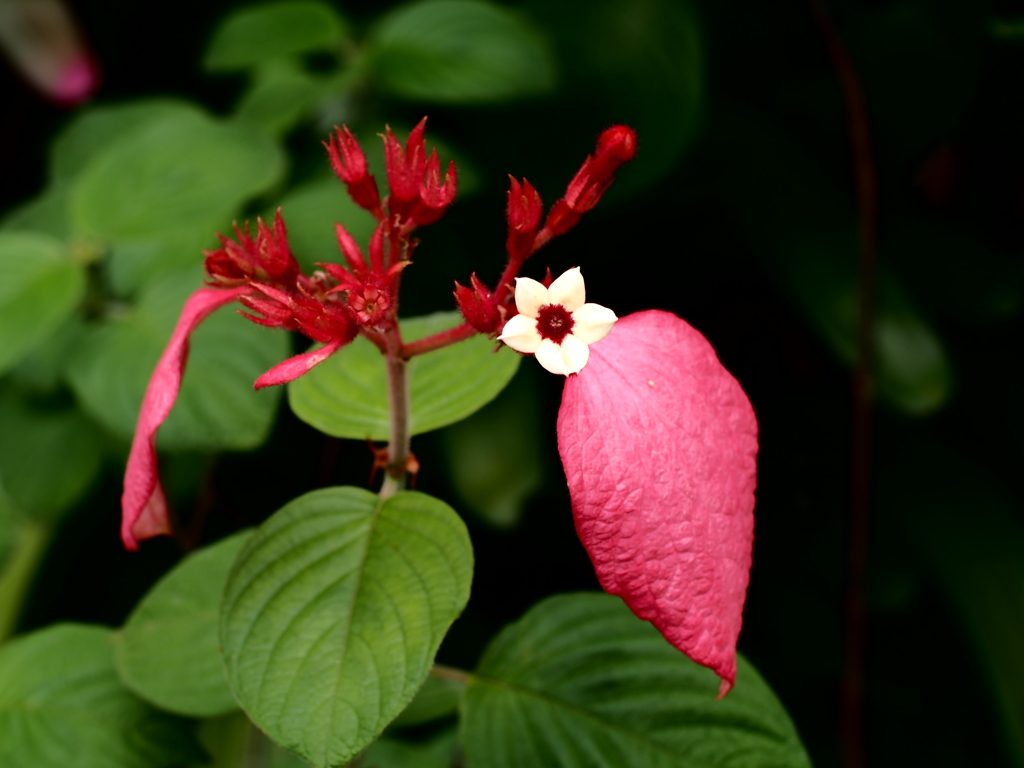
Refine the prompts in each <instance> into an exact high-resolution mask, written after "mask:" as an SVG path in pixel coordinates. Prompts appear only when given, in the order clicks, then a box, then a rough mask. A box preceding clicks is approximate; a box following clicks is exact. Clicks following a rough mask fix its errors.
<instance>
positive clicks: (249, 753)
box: [194, 710, 309, 768]
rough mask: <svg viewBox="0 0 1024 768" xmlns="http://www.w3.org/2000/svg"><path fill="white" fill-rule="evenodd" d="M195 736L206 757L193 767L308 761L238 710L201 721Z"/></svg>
mask: <svg viewBox="0 0 1024 768" xmlns="http://www.w3.org/2000/svg"><path fill="white" fill-rule="evenodd" d="M198 735H199V741H200V743H202V745H203V749H205V750H206V753H207V754H208V755H209V760H207V761H204V762H203V763H202V765H201V766H199V765H197V766H195V767H194V768H252V767H253V766H261V768H309V763H307V762H306V761H305V760H303V759H302V758H301V757H299V756H298V755H296V754H295V753H294V752H289V751H288V750H286V749H284V747H281V746H278V745H277V744H275V743H274V742H273V741H271V740H270V739H268V738H267V737H266V735H265V734H264V733H262V732H261V731H260V730H259V729H258V728H257V727H256V726H255V725H253V724H252V722H251V721H250V720H249V718H248V717H246V716H245V713H244V712H240V711H238V710H235V711H234V712H231V713H229V714H227V715H221V716H220V717H214V718H209V719H207V720H204V721H202V722H201V723H200V724H199V729H198Z"/></svg>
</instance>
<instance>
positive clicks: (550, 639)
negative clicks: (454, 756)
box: [461, 593, 810, 768]
mask: <svg viewBox="0 0 1024 768" xmlns="http://www.w3.org/2000/svg"><path fill="white" fill-rule="evenodd" d="M718 685H719V680H718V678H717V677H716V676H715V674H714V673H713V672H711V671H710V670H708V669H706V668H704V667H701V666H698V665H697V664H695V663H694V662H692V661H690V660H689V659H687V658H686V657H685V656H684V655H683V654H681V653H680V652H679V651H677V650H676V649H675V648H673V647H672V646H670V645H669V644H668V643H667V642H666V641H665V640H664V638H662V637H661V635H660V634H658V631H657V630H656V629H654V627H652V626H651V625H650V624H648V623H646V622H644V621H641V620H640V619H638V618H636V617H635V616H634V615H633V614H632V613H630V611H629V609H628V608H627V607H626V606H625V604H624V603H623V602H622V601H621V600H619V599H618V598H615V597H611V596H609V595H602V594H593V593H577V594H569V595H558V596H555V597H551V598H548V599H547V600H544V601H543V602H541V603H539V604H537V605H536V606H534V607H533V608H532V609H530V610H529V611H528V612H527V613H526V615H525V616H523V618H521V619H520V620H519V621H517V622H516V623H515V624H512V625H510V626H508V627H506V628H505V629H504V630H503V631H502V632H501V634H500V635H498V637H497V638H496V639H495V640H494V642H493V643H492V644H491V646H490V648H488V650H487V652H486V653H485V654H484V658H483V659H482V661H481V662H480V666H479V668H478V669H477V671H476V672H475V673H474V674H473V675H472V676H471V678H470V682H469V686H468V688H467V690H466V695H465V696H464V698H463V701H462V731H461V739H462V746H463V749H464V751H465V758H466V765H467V766H468V768H504V767H505V766H510V767H511V766H524V765H531V766H534V765H536V766H556V765H557V766H560V768H576V766H579V767H580V768H582V767H583V766H586V767H587V768H633V767H634V766H635V768H656V767H661V766H664V767H665V768H669V767H670V766H671V767H672V768H677V767H678V768H692V767H694V766H700V768H710V767H711V766H722V767H724V766H728V767H729V768H754V767H755V766H764V768H768V767H769V766H771V768H783V766H793V768H797V767H798V766H799V767H801V768H803V767H809V766H810V761H809V760H808V757H807V755H806V753H805V752H804V749H803V746H802V745H801V744H800V739H799V737H798V736H797V733H796V731H795V730H794V728H793V724H792V723H791V722H790V720H789V717H788V715H787V714H786V711H785V710H784V709H783V708H782V705H781V704H780V703H779V701H778V699H776V698H775V695H774V694H773V693H772V691H771V689H770V688H769V687H768V686H767V685H766V684H765V682H764V680H762V679H761V677H760V675H758V673H757V671H756V670H755V669H754V668H753V667H752V666H751V665H750V664H749V663H748V662H747V661H746V660H745V659H742V658H740V660H739V673H738V675H737V679H736V687H735V688H734V689H733V690H732V691H731V692H730V693H729V695H728V696H726V697H725V699H724V700H722V701H716V699H715V696H716V693H717V691H718Z"/></svg>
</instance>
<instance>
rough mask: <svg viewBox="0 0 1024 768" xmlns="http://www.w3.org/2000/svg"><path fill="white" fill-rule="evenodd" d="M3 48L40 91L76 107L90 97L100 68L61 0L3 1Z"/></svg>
mask: <svg viewBox="0 0 1024 768" xmlns="http://www.w3.org/2000/svg"><path fill="white" fill-rule="evenodd" d="M0 47H2V48H3V49H4V51H5V52H6V53H7V56H8V57H9V58H10V59H11V61H12V62H13V63H14V65H15V67H17V68H18V70H19V71H20V72H21V74H22V75H23V76H24V77H25V79H26V80H28V81H29V82H30V83H31V84H32V85H33V86H34V87H35V88H36V89H37V90H39V91H40V92H41V93H43V94H44V95H46V96H47V97H48V98H49V99H51V100H52V101H55V102H56V103H58V104H61V105H64V106H73V105H75V104H78V103H80V102H82V101H85V100H86V99H87V98H89V97H90V96H91V95H92V94H93V93H94V92H95V91H96V88H97V86H98V85H99V73H98V72H97V69H96V65H95V64H94V62H93V60H92V58H91V57H90V56H89V53H88V52H87V50H86V48H85V45H84V43H83V42H82V39H81V36H80V35H79V34H78V30H77V29H76V28H75V24H74V21H73V20H72V17H71V14H70V13H69V12H68V10H67V9H66V8H65V6H64V5H63V3H61V2H59V0H3V1H2V2H0Z"/></svg>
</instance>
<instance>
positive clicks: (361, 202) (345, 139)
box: [324, 125, 380, 215]
mask: <svg viewBox="0 0 1024 768" xmlns="http://www.w3.org/2000/svg"><path fill="white" fill-rule="evenodd" d="M334 131H335V132H334V134H332V135H331V136H330V138H329V140H328V141H325V142H324V146H325V147H326V148H327V156H328V157H329V158H330V160H331V167H332V168H333V169H334V173H335V174H336V175H337V176H338V178H339V179H341V180H342V181H343V182H344V183H345V186H346V187H348V193H349V196H350V197H351V198H352V200H353V201H354V202H355V204H356V205H358V206H359V207H360V208H364V209H366V210H367V211H370V212H371V213H374V214H375V215H377V214H379V213H380V193H379V192H378V191H377V182H376V181H375V180H374V178H373V176H372V175H370V174H369V173H368V172H367V167H366V155H364V154H363V150H362V148H361V147H360V146H359V142H358V141H357V140H356V138H355V136H353V135H352V132H351V131H350V130H349V129H348V126H347V125H346V126H343V127H342V128H335V129H334Z"/></svg>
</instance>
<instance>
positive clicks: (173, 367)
mask: <svg viewBox="0 0 1024 768" xmlns="http://www.w3.org/2000/svg"><path fill="white" fill-rule="evenodd" d="M248 290H249V287H248V286H242V287H239V288H233V289H227V290H225V289H222V288H200V289H199V290H198V291H196V292H195V293H193V294H192V295H191V296H190V297H189V298H188V301H186V302H185V306H184V307H182V310H181V315H180V316H179V317H178V324H177V325H176V326H175V328H174V333H173V334H172V335H171V340H170V341H169V342H168V343H167V347H166V348H165V349H164V353H163V355H161V356H160V361H159V362H158V363H157V364H156V368H155V369H154V370H153V375H152V376H151V377H150V379H149V386H148V387H146V395H145V397H144V398H143V399H142V409H141V411H140V412H139V421H138V423H137V424H136V426H135V437H134V438H133V439H132V448H131V452H130V453H129V454H128V466H127V468H126V469H125V475H124V493H123V494H122V496H121V540H122V541H123V542H124V545H125V547H126V548H128V549H131V550H136V549H138V548H139V544H138V543H139V542H140V541H142V540H144V539H149V538H152V537H154V536H160V535H163V534H168V533H170V532H171V529H170V523H169V521H168V519H167V501H166V499H165V498H164V492H163V489H162V488H161V487H160V475H159V473H158V471H157V455H156V431H157V429H158V428H159V427H160V425H161V424H163V423H164V420H165V419H166V418H167V414H169V413H170V412H171V408H172V407H173V406H174V401H175V400H176V399H177V398H178V389H179V388H180V386H181V377H182V375H183V374H184V372H185V362H186V361H187V359H188V338H189V335H190V334H191V333H192V331H194V330H195V329H196V326H197V325H199V323H201V322H202V321H203V320H204V319H206V318H207V317H208V316H209V315H210V314H211V313H212V312H213V311H214V310H215V309H217V308H219V307H222V306H224V305H225V304H229V303H230V302H232V301H235V300H236V299H237V298H238V297H239V296H241V295H242V294H244V293H246V292H247V291H248Z"/></svg>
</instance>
